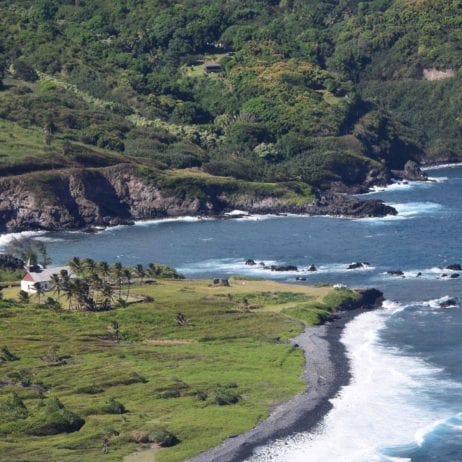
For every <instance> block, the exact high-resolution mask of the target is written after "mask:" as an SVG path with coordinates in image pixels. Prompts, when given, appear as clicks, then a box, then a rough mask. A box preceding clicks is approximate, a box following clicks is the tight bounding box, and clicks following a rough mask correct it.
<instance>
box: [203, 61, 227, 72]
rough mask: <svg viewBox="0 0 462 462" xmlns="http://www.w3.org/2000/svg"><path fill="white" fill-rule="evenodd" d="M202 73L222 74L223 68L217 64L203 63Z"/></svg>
mask: <svg viewBox="0 0 462 462" xmlns="http://www.w3.org/2000/svg"><path fill="white" fill-rule="evenodd" d="M204 72H205V73H206V74H217V73H219V72H223V66H222V65H221V64H219V63H205V64H204Z"/></svg>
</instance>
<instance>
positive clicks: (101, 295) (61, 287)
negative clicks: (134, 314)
mask: <svg viewBox="0 0 462 462" xmlns="http://www.w3.org/2000/svg"><path fill="white" fill-rule="evenodd" d="M69 268H70V270H71V271H72V273H73V274H74V275H75V276H76V277H71V276H70V275H69V273H68V272H67V271H66V270H61V272H60V274H53V275H52V277H51V283H52V285H53V290H54V293H55V294H56V295H57V296H58V297H60V296H61V294H63V295H64V296H65V298H66V300H67V303H68V309H81V310H82V309H83V310H89V311H99V310H107V309H110V308H112V306H113V303H114V301H116V303H118V304H119V305H126V304H127V302H128V299H129V296H130V285H131V284H132V281H133V279H134V278H136V279H137V280H139V281H140V282H143V280H144V278H145V277H146V276H149V277H169V278H175V279H177V278H180V277H182V276H181V275H179V274H178V273H177V272H176V270H175V269H173V268H170V267H169V266H166V265H158V264H154V263H150V264H149V265H148V266H147V267H146V269H145V268H144V267H143V265H140V264H138V265H135V266H134V267H128V266H123V265H122V263H120V262H117V263H114V264H112V265H110V264H109V263H107V262H105V261H101V262H97V261H95V260H93V259H92V258H84V259H80V258H79V257H73V258H72V260H71V261H70V262H69Z"/></svg>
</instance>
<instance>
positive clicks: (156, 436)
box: [148, 429, 180, 448]
mask: <svg viewBox="0 0 462 462" xmlns="http://www.w3.org/2000/svg"><path fill="white" fill-rule="evenodd" d="M148 440H149V442H150V443H156V444H158V445H159V446H161V447H162V448H170V447H171V446H175V445H176V444H178V443H179V442H180V440H179V439H178V438H177V437H176V436H175V435H173V434H172V433H170V432H168V431H166V430H163V429H159V430H153V431H151V432H150V433H149V435H148Z"/></svg>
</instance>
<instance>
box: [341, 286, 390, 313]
mask: <svg viewBox="0 0 462 462" xmlns="http://www.w3.org/2000/svg"><path fill="white" fill-rule="evenodd" d="M357 292H358V293H359V294H360V296H359V298H357V299H356V300H348V301H347V302H345V303H343V304H342V305H341V306H340V310H355V309H357V308H362V309H374V308H378V307H379V306H380V305H381V304H382V302H383V300H384V297H383V292H381V291H380V290H377V289H357Z"/></svg>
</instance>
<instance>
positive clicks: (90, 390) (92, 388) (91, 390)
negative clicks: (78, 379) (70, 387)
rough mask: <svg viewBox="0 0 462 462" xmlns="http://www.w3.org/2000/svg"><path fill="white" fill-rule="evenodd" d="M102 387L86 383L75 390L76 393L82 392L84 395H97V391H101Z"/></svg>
mask: <svg viewBox="0 0 462 462" xmlns="http://www.w3.org/2000/svg"><path fill="white" fill-rule="evenodd" d="M103 391H104V388H101V387H98V386H97V385H87V386H84V387H80V388H77V389H76V390H75V392H76V393H84V394H86V395H97V394H98V393H102V392H103Z"/></svg>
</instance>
